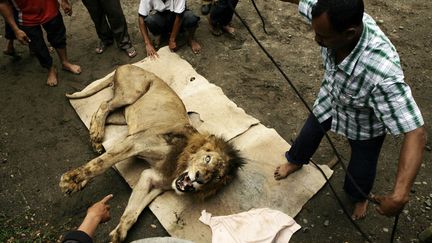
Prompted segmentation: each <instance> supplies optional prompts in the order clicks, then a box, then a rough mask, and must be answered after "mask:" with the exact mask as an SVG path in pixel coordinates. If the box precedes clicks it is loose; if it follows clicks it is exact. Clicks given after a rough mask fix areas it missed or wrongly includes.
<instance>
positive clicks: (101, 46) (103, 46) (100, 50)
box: [95, 41, 111, 54]
mask: <svg viewBox="0 0 432 243" xmlns="http://www.w3.org/2000/svg"><path fill="white" fill-rule="evenodd" d="M110 45H111V44H105V43H103V41H101V42H99V45H98V46H97V47H96V49H95V52H96V53H97V54H102V53H103V52H104V51H105V50H106V49H107V47H108V46H110Z"/></svg>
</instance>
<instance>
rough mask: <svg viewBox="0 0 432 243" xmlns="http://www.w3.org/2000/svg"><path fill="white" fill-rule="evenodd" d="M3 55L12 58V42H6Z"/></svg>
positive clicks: (13, 48) (13, 49)
mask: <svg viewBox="0 0 432 243" xmlns="http://www.w3.org/2000/svg"><path fill="white" fill-rule="evenodd" d="M3 53H4V54H5V55H10V56H13V55H15V47H14V40H13V39H11V40H9V39H8V40H7V44H6V48H5V49H4V51H3Z"/></svg>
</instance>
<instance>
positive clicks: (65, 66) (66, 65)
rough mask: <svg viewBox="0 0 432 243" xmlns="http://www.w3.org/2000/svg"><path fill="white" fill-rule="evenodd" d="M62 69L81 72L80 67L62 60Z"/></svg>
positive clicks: (76, 72)
mask: <svg viewBox="0 0 432 243" xmlns="http://www.w3.org/2000/svg"><path fill="white" fill-rule="evenodd" d="M63 69H64V70H66V71H69V72H71V73H73V74H80V73H81V67H80V66H78V65H75V64H72V63H70V62H64V63H63Z"/></svg>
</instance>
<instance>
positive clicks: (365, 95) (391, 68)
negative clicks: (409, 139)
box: [299, 0, 424, 140]
mask: <svg viewBox="0 0 432 243" xmlns="http://www.w3.org/2000/svg"><path fill="white" fill-rule="evenodd" d="M315 3H316V0H301V1H300V3H299V12H300V14H301V15H303V16H304V17H306V19H307V20H308V21H309V22H311V21H312V15H311V11H312V6H313V5H314V4H315ZM363 24H364V28H363V33H362V35H361V37H360V40H359V42H358V43H357V45H356V47H355V48H354V49H353V51H352V52H351V53H350V55H348V56H347V57H346V58H345V59H344V60H343V61H342V62H341V63H339V64H336V63H335V59H334V53H333V51H332V50H331V49H327V48H321V54H322V58H323V61H324V69H325V73H324V78H323V80H322V83H321V88H320V91H319V94H318V97H317V99H316V101H315V103H314V106H313V113H314V114H315V115H316V116H317V118H318V120H319V121H320V122H323V121H325V120H327V119H328V118H330V117H332V125H331V130H332V131H334V132H336V133H338V134H342V135H344V136H346V137H347V138H349V139H353V140H366V139H371V138H374V137H377V136H380V135H383V134H385V132H386V130H388V131H389V132H391V133H392V134H395V135H396V134H401V133H406V132H409V131H412V130H414V129H416V128H418V127H420V126H422V125H423V124H424V122H423V117H422V115H421V113H420V110H419V108H418V106H417V104H416V103H415V101H414V99H413V97H412V94H411V89H410V88H409V86H408V85H407V84H406V83H405V82H404V74H403V71H402V68H401V65H400V60H399V56H398V54H397V52H396V49H395V47H394V46H393V44H392V43H391V42H390V40H389V39H388V38H387V37H386V36H385V35H384V33H383V32H382V31H381V29H380V28H379V27H378V26H377V24H376V23H375V21H374V20H373V19H372V17H370V16H369V15H367V14H366V13H365V14H364V17H363Z"/></svg>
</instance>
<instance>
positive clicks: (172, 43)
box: [168, 39, 177, 51]
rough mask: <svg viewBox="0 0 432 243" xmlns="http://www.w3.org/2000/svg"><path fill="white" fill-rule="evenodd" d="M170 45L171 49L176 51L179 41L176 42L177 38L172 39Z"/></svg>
mask: <svg viewBox="0 0 432 243" xmlns="http://www.w3.org/2000/svg"><path fill="white" fill-rule="evenodd" d="M168 46H169V49H170V50H171V51H176V49H177V43H176V41H175V40H172V39H170V40H169V43H168Z"/></svg>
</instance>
